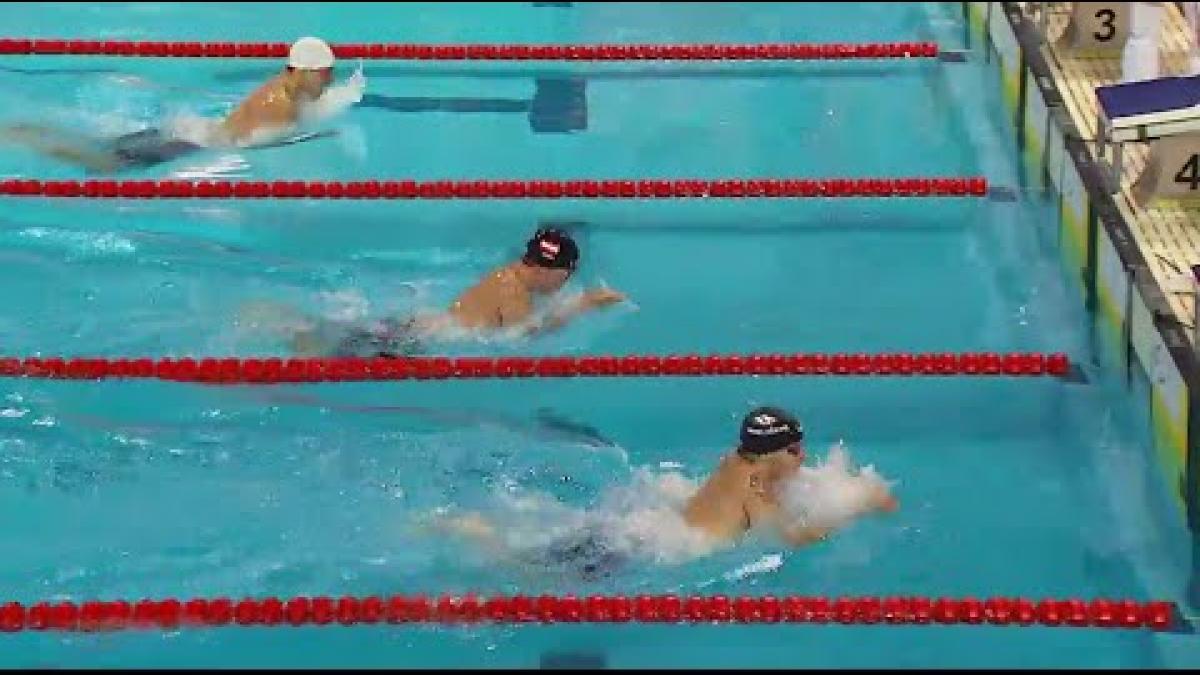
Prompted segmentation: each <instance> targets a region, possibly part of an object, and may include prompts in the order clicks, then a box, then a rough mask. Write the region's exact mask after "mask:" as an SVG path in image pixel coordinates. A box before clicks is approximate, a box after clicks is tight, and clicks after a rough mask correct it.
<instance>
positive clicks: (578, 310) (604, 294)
mask: <svg viewBox="0 0 1200 675" xmlns="http://www.w3.org/2000/svg"><path fill="white" fill-rule="evenodd" d="M624 299H625V296H624V295H622V294H621V293H618V292H617V291H614V290H611V289H608V288H594V289H592V290H590V291H585V292H583V293H580V294H579V295H576V296H575V297H573V298H571V299H570V300H568V301H566V302H564V303H562V304H561V305H558V306H557V307H555V308H553V309H551V310H550V312H549V313H547V314H546V316H544V317H542V318H541V319H534V320H531V321H527V322H526V324H525V326H524V327H523V328H522V332H523V334H524V335H526V336H530V335H538V334H542V333H552V332H554V331H556V330H559V329H560V328H562V327H563V326H565V325H567V324H568V323H570V322H571V321H573V320H575V319H576V318H578V317H579V316H580V315H582V314H586V313H587V312H590V311H592V310H594V309H599V308H601V307H607V306H608V305H611V304H614V303H617V302H620V301H622V300H624Z"/></svg>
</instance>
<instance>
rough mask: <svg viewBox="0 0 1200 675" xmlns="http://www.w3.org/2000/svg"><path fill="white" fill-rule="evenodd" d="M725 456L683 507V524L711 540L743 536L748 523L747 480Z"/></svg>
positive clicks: (749, 524) (729, 457)
mask: <svg viewBox="0 0 1200 675" xmlns="http://www.w3.org/2000/svg"><path fill="white" fill-rule="evenodd" d="M739 469H740V468H739V465H738V463H737V462H736V461H735V460H734V459H733V458H732V457H731V456H726V457H724V458H723V459H722V460H721V463H720V465H718V466H717V469H716V471H714V472H713V473H712V475H711V476H709V478H708V480H706V481H705V482H704V484H703V485H701V486H700V489H699V490H697V491H696V494H695V495H693V496H692V498H691V499H690V500H689V501H688V503H687V505H686V506H685V507H684V511H683V518H684V521H685V522H686V523H687V524H688V525H690V526H691V527H694V528H696V529H698V530H702V531H704V532H706V533H708V534H709V535H710V536H712V537H715V538H718V539H721V540H729V539H733V538H735V537H738V536H741V535H742V534H745V532H746V531H747V530H749V529H750V526H751V523H750V520H749V516H748V514H747V512H746V509H745V503H746V500H747V498H748V496H749V495H748V491H749V490H748V488H749V481H748V477H747V476H745V475H743V473H744V472H743V471H741V470H739Z"/></svg>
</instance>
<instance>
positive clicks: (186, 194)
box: [0, 177, 988, 199]
mask: <svg viewBox="0 0 1200 675" xmlns="http://www.w3.org/2000/svg"><path fill="white" fill-rule="evenodd" d="M987 194H988V182H987V179H986V178H980V177H964V178H942V177H934V178H831V179H796V178H732V179H716V180H712V179H707V180H698V179H673V180H665V179H642V180H629V179H621V180H433V181H413V180H382V181H380V180H365V181H299V180H276V181H225V180H217V181H185V180H160V181H153V180H85V181H75V180H33V179H8V180H2V181H0V195H8V196H12V197H72V198H88V199H120V198H125V199H697V198H714V197H715V198H734V199H742V198H771V199H778V198H788V199H790V198H814V197H985V196H987Z"/></svg>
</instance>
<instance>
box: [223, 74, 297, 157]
mask: <svg viewBox="0 0 1200 675" xmlns="http://www.w3.org/2000/svg"><path fill="white" fill-rule="evenodd" d="M296 116H297V106H296V101H295V99H294V97H292V96H291V94H290V93H289V92H288V90H287V86H286V84H285V81H284V76H283V75H282V74H280V75H276V76H275V77H273V78H271V79H270V80H267V81H266V82H265V83H263V85H262V86H260V87H259V88H258V89H255V90H254V91H253V92H252V93H251V94H250V95H249V96H247V97H246V99H245V100H244V101H242V103H241V104H240V105H238V107H237V108H236V109H234V111H233V112H232V113H230V114H229V116H228V117H226V118H225V121H224V122H223V123H222V124H221V128H222V131H224V133H225V135H226V137H227V138H228V140H230V141H231V142H235V143H236V142H241V141H245V140H247V139H248V138H250V137H251V136H252V135H253V134H254V133H255V132H258V131H261V130H264V129H281V128H285V127H289V126H291V125H293V124H295V122H296Z"/></svg>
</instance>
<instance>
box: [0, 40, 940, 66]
mask: <svg viewBox="0 0 1200 675" xmlns="http://www.w3.org/2000/svg"><path fill="white" fill-rule="evenodd" d="M289 46H290V45H288V44H287V43H285V42H164V41H143V42H136V41H129V40H66V39H0V54H3V55H30V54H45V55H53V54H71V55H103V56H135V57H210V58H284V57H286V56H287V54H288V49H289ZM331 47H332V48H333V53H334V54H335V55H337V56H338V57H341V58H359V59H380V60H403V61H810V60H843V59H896V58H936V57H937V55H938V45H937V44H936V43H934V42H872V43H862V44H805V43H781V44H591V45H573V44H544V45H532V44H529V45H523V44H444V45H433V44H379V43H371V44H361V43H355V44H335V45H331Z"/></svg>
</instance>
